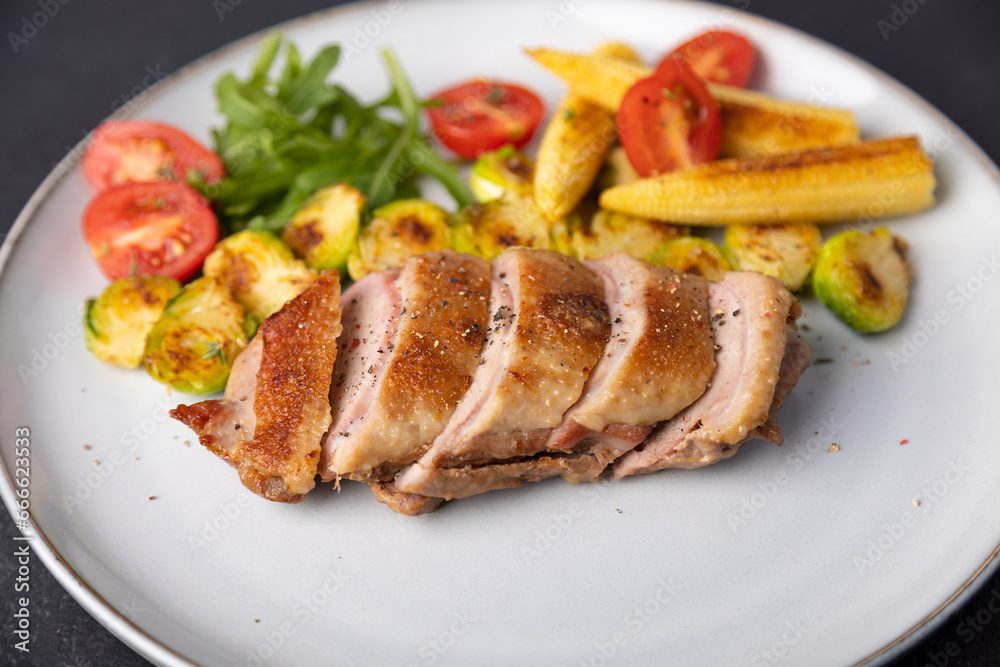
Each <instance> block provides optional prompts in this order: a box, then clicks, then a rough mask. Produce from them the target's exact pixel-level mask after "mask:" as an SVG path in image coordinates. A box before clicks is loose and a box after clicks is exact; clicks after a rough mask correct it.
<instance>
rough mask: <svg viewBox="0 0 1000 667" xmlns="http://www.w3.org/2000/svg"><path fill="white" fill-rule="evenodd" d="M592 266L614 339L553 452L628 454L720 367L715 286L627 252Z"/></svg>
mask: <svg viewBox="0 0 1000 667" xmlns="http://www.w3.org/2000/svg"><path fill="white" fill-rule="evenodd" d="M587 266H588V267H590V268H591V269H592V270H593V271H594V272H595V273H597V274H598V275H599V276H601V278H602V279H603V280H604V293H605V301H606V302H607V304H608V308H609V312H610V318H611V337H610V338H609V340H608V343H607V344H606V345H605V347H604V354H603V355H602V356H601V359H600V361H599V362H598V364H597V366H596V367H595V368H594V370H593V372H592V373H591V374H590V377H589V378H588V379H587V383H586V385H585V386H584V391H583V395H582V396H581V397H580V400H579V401H577V402H576V404H574V405H573V406H572V407H571V408H570V409H569V410H568V411H567V412H566V414H565V415H564V417H563V422H562V424H561V425H560V426H559V427H558V428H557V429H555V431H553V433H552V435H551V437H550V438H549V442H548V449H549V450H554V451H564V450H568V449H571V448H574V447H577V448H578V447H579V446H580V445H579V443H580V442H581V441H583V442H593V443H595V444H598V443H599V444H601V445H604V446H606V447H614V448H616V449H617V450H618V451H619V453H622V452H625V451H627V450H629V449H631V448H632V447H634V446H635V445H637V444H639V443H640V442H641V441H642V440H643V439H645V437H646V435H647V434H648V433H649V431H650V430H652V428H653V426H654V425H656V424H657V423H658V422H661V421H664V420H666V419H669V418H671V417H673V416H674V415H675V414H677V413H678V412H680V411H681V410H682V409H684V408H686V407H687V406H688V405H690V404H691V403H692V402H693V401H694V400H695V399H697V398H698V397H699V396H701V395H702V393H704V391H705V387H706V385H707V384H708V379H709V377H711V375H712V372H713V371H714V370H715V352H714V349H713V348H714V340H713V338H712V329H711V326H710V325H709V314H708V294H707V292H708V283H707V281H706V280H705V279H704V278H702V277H700V276H694V275H690V274H681V273H678V272H675V271H673V270H672V269H669V268H666V267H655V266H651V265H649V264H647V263H645V262H641V261H639V260H637V259H634V258H632V257H630V256H628V255H625V254H622V253H614V254H611V255H608V256H606V257H604V258H602V259H598V260H594V261H590V262H587Z"/></svg>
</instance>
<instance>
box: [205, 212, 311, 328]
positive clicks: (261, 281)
mask: <svg viewBox="0 0 1000 667" xmlns="http://www.w3.org/2000/svg"><path fill="white" fill-rule="evenodd" d="M203 271H204V272H205V275H206V276H209V277H212V278H218V280H219V282H221V283H222V284H223V285H224V286H225V287H226V288H227V289H228V290H229V291H230V292H231V293H232V295H233V297H234V298H235V299H236V300H237V301H238V302H239V304H240V305H241V306H243V308H244V309H245V310H246V312H247V314H248V315H249V316H250V317H251V318H253V320H254V321H255V322H258V323H259V322H263V321H264V320H265V319H267V318H268V317H269V316H270V315H271V314H272V313H275V312H277V311H278V310H280V309H281V307H282V306H283V305H285V303H286V302H288V301H290V300H292V299H294V298H295V297H297V296H298V295H299V293H300V292H302V290H304V289H305V288H306V287H308V286H309V284H310V283H312V281H313V280H315V279H316V273H315V272H314V271H312V270H311V269H309V268H307V267H306V265H305V264H304V263H303V262H302V261H301V260H298V259H295V257H294V256H293V255H292V251H291V250H289V248H288V246H286V245H285V244H284V243H282V242H281V240H280V239H279V238H278V237H277V236H275V235H274V234H272V233H271V232H266V231H261V230H254V229H245V230H243V231H241V232H237V233H235V234H233V235H232V236H229V237H227V238H225V239H223V240H222V241H220V242H219V243H218V244H217V245H216V246H215V249H214V250H213V251H212V252H211V254H209V256H208V257H206V258H205V266H204V268H203Z"/></svg>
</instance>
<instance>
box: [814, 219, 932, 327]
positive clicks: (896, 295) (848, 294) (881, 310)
mask: <svg viewBox="0 0 1000 667" xmlns="http://www.w3.org/2000/svg"><path fill="white" fill-rule="evenodd" d="M911 282H913V273H912V271H911V269H910V264H909V262H908V261H907V260H906V243H905V242H904V241H903V240H902V239H900V238H899V237H897V236H894V235H893V234H892V232H891V231H889V230H888V229H886V228H885V227H880V228H878V229H876V230H874V231H871V232H869V233H865V232H861V231H858V230H856V229H851V230H848V231H846V232H841V233H840V234H837V235H836V236H833V237H832V238H830V239H829V240H828V241H827V242H826V243H825V244H824V245H823V249H822V250H820V253H819V257H818V258H817V260H816V267H815V268H814V269H813V279H812V286H813V291H814V292H815V293H816V296H817V297H819V300H820V301H822V302H823V305H825V306H826V307H827V308H829V309H830V310H832V311H833V313H834V315H836V316H837V317H839V318H840V319H841V320H843V321H844V322H845V323H846V324H848V325H849V326H850V327H851V328H853V329H854V330H856V331H859V332H861V333H878V332H880V331H887V330H889V329H891V328H893V327H894V326H896V324H898V323H899V320H900V319H901V318H902V317H903V312H904V311H905V310H906V302H907V300H908V298H909V292H910V283H911Z"/></svg>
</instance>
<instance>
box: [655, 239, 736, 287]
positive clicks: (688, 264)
mask: <svg viewBox="0 0 1000 667" xmlns="http://www.w3.org/2000/svg"><path fill="white" fill-rule="evenodd" d="M646 261H647V262H649V263H650V264H655V265H657V266H669V267H670V268H671V269H674V270H676V271H681V272H683V273H694V274H696V275H699V276H702V277H704V278H705V279H707V280H711V281H713V282H717V281H719V280H722V279H723V278H724V277H725V275H726V271H729V269H730V266H729V261H728V260H727V259H726V256H725V255H724V254H723V252H722V250H721V249H720V248H719V246H717V245H715V244H714V243H712V242H711V241H709V240H708V239H703V238H701V237H697V236H683V237H681V238H678V239H674V240H673V241H667V242H666V243H664V244H663V245H661V246H660V247H659V248H657V249H656V250H654V251H653V253H652V254H651V255H650V257H649V259H647V260H646Z"/></svg>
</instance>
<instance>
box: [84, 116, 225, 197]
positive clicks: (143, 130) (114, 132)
mask: <svg viewBox="0 0 1000 667" xmlns="http://www.w3.org/2000/svg"><path fill="white" fill-rule="evenodd" d="M83 174H84V176H86V177H87V181H88V182H89V183H90V184H91V185H92V186H93V187H94V189H96V190H98V191H101V190H103V189H105V188H108V187H111V186H113V185H121V184H122V183H147V182H150V181H161V180H178V181H186V180H188V179H189V178H192V177H199V178H201V179H204V180H205V181H206V182H208V183H214V182H216V181H218V180H219V179H221V178H222V177H223V176H225V175H226V169H225V167H224V166H223V165H222V160H220V159H219V156H218V155H216V154H215V153H213V152H212V151H210V150H208V149H207V148H205V147H204V146H202V145H201V144H199V143H198V142H197V141H195V140H194V139H192V138H191V137H190V136H189V135H188V134H187V133H186V132H183V131H181V130H178V129H177V128H175V127H171V126H169V125H164V124H163V123H154V122H152V121H145V120H112V121H108V122H106V123H101V124H100V125H99V126H98V128H97V130H96V131H95V132H94V138H93V139H92V140H91V141H90V145H89V146H88V147H87V152H86V153H84V155H83Z"/></svg>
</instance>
